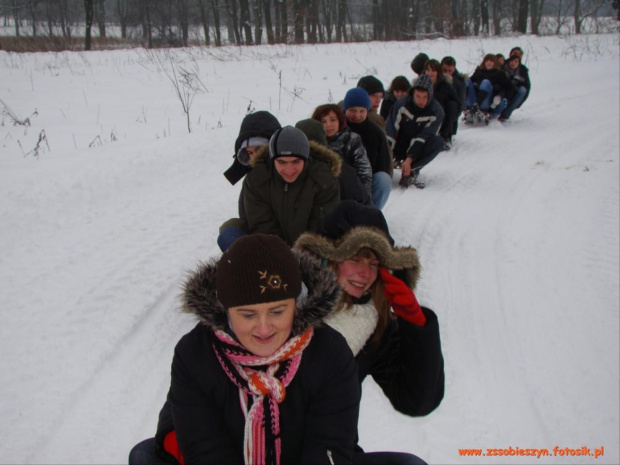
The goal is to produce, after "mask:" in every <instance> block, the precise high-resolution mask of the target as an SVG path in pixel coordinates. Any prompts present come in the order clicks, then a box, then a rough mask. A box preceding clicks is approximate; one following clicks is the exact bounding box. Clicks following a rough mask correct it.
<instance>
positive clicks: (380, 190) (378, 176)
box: [372, 171, 392, 210]
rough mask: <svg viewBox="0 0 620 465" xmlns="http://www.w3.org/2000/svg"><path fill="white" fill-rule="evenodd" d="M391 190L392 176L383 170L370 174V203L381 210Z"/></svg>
mask: <svg viewBox="0 0 620 465" xmlns="http://www.w3.org/2000/svg"><path fill="white" fill-rule="evenodd" d="M390 192H392V178H391V177H390V175H389V174H387V173H386V172H385V171H379V172H377V173H375V174H373V175H372V204H373V206H374V207H375V208H378V209H379V210H381V209H382V208H383V207H384V206H385V204H386V203H387V201H388V198H389V197H390Z"/></svg>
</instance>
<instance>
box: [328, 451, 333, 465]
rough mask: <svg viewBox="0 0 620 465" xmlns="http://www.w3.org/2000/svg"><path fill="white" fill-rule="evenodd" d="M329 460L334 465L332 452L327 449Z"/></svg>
mask: <svg viewBox="0 0 620 465" xmlns="http://www.w3.org/2000/svg"><path fill="white" fill-rule="evenodd" d="M327 458H328V459H329V463H331V464H332V465H334V459H333V458H332V451H331V450H329V449H327Z"/></svg>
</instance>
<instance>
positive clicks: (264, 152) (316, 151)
mask: <svg viewBox="0 0 620 465" xmlns="http://www.w3.org/2000/svg"><path fill="white" fill-rule="evenodd" d="M309 143H310V158H311V159H314V160H318V161H322V162H324V163H327V164H328V165H329V167H330V170H331V173H332V176H333V177H335V178H337V177H338V176H340V169H341V165H342V161H341V160H340V157H339V156H338V154H337V153H336V152H334V151H333V150H330V149H329V148H327V147H325V146H324V145H321V144H319V143H318V142H315V141H313V140H311V141H309ZM259 163H263V164H267V163H271V160H270V158H269V146H268V145H265V146H263V147H261V148H260V149H258V151H257V152H256V155H255V156H254V158H252V160H251V161H250V166H252V168H254V167H256V165H257V164H259ZM304 170H307V166H306V167H304Z"/></svg>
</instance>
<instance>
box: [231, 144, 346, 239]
mask: <svg viewBox="0 0 620 465" xmlns="http://www.w3.org/2000/svg"><path fill="white" fill-rule="evenodd" d="M250 164H251V166H252V167H253V169H252V171H250V173H248V175H247V176H246V177H245V179H244V181H243V211H240V215H241V216H242V219H244V220H245V221H246V223H247V225H248V230H249V232H250V234H251V233H257V232H260V233H265V234H275V235H277V236H280V237H281V238H282V239H284V241H285V242H286V243H287V244H289V245H293V243H294V242H295V240H296V239H297V238H298V237H299V236H300V235H301V233H303V232H304V231H316V230H317V229H318V227H319V225H320V224H321V221H323V217H324V216H325V214H327V213H328V212H329V211H331V209H332V208H334V207H335V206H336V205H337V204H338V202H339V201H340V193H339V187H338V176H339V175H340V165H341V161H340V158H339V157H338V155H337V154H336V153H334V152H332V151H331V150H329V149H328V148H327V147H324V146H322V145H320V144H318V143H316V142H314V141H310V156H309V157H308V160H307V161H306V162H305V163H304V168H303V171H302V172H301V173H300V174H299V176H298V178H297V179H296V180H295V182H293V183H287V182H285V181H284V179H282V177H281V176H280V175H279V174H278V172H277V171H276V168H275V166H274V163H273V160H271V158H270V157H269V148H268V147H267V146H265V147H262V148H261V149H259V151H258V153H257V154H256V156H255V157H254V158H253V159H252V161H251V163H250Z"/></svg>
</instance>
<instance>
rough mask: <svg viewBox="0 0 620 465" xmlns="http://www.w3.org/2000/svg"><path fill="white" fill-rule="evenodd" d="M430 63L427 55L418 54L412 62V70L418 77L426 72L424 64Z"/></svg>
mask: <svg viewBox="0 0 620 465" xmlns="http://www.w3.org/2000/svg"><path fill="white" fill-rule="evenodd" d="M427 61H428V55H427V54H426V53H418V54H417V55H416V56H415V58H414V59H413V60H411V69H412V70H413V72H414V73H416V74H417V75H420V74H422V71H424V63H426V62H427Z"/></svg>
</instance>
